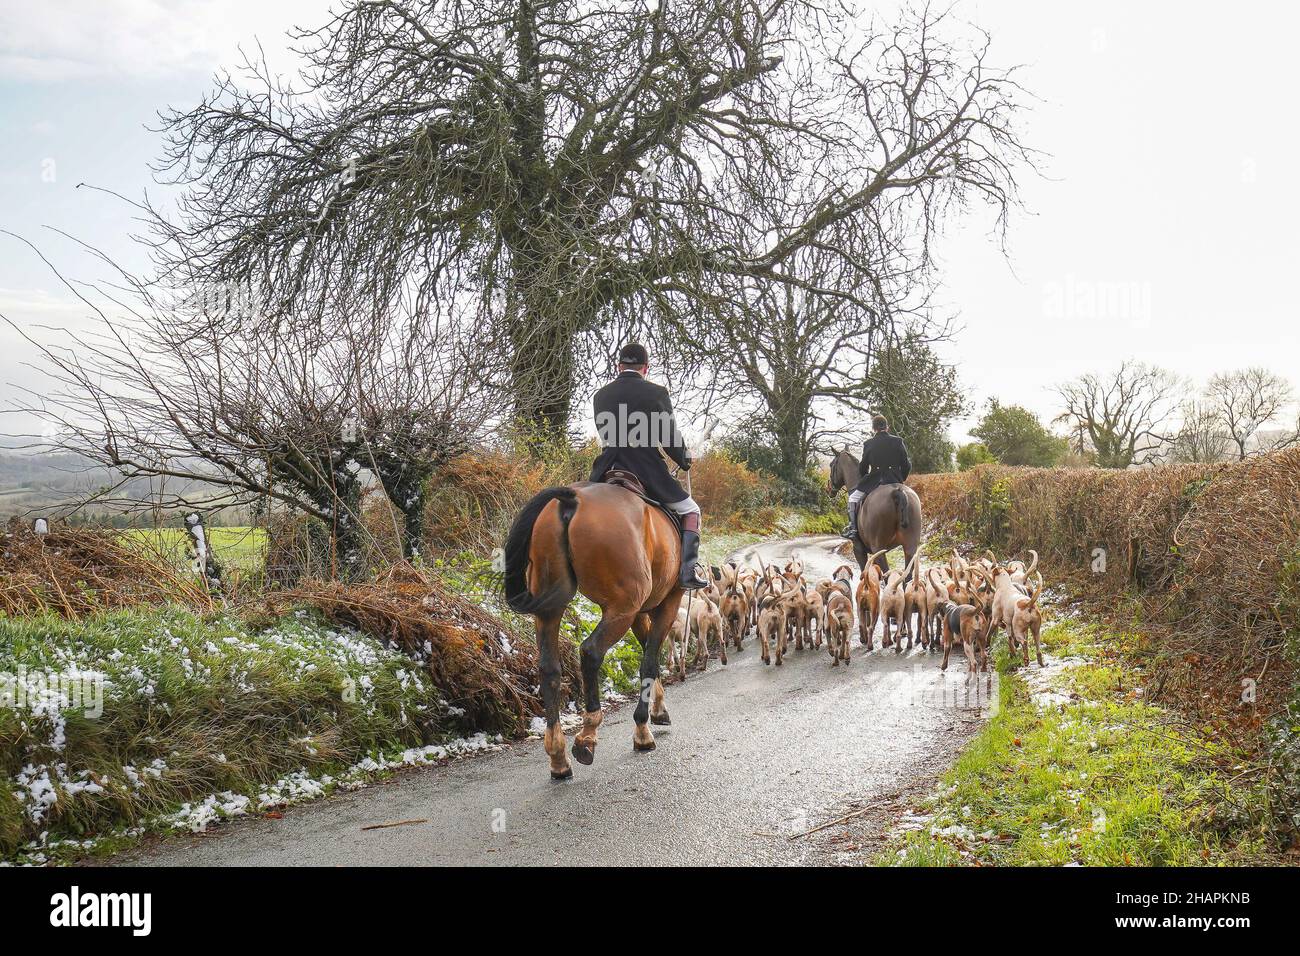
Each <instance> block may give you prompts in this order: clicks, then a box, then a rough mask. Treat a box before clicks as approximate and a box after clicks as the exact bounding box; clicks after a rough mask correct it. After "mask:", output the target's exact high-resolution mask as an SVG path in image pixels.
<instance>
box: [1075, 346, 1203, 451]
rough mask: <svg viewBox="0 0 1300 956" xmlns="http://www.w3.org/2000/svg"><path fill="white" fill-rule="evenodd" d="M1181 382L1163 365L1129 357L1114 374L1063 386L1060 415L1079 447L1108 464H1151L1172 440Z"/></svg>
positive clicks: (1076, 446) (1083, 379)
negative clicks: (1171, 425) (1171, 420)
mask: <svg viewBox="0 0 1300 956" xmlns="http://www.w3.org/2000/svg"><path fill="white" fill-rule="evenodd" d="M1181 385H1182V383H1181V381H1180V380H1179V379H1178V378H1177V377H1176V376H1174V375H1172V374H1170V373H1169V372H1167V371H1165V370H1164V369H1160V368H1156V367H1154V366H1150V365H1146V364H1143V363H1141V362H1132V361H1129V362H1125V363H1124V364H1122V365H1121V366H1120V367H1119V368H1118V369H1117V370H1116V371H1115V372H1113V373H1112V374H1110V375H1106V376H1101V375H1094V374H1092V373H1089V374H1087V375H1082V376H1080V377H1079V378H1077V379H1074V380H1073V381H1071V382H1066V383H1065V384H1063V385H1061V386H1060V387H1059V388H1058V389H1057V393H1058V394H1059V395H1060V397H1061V399H1062V401H1063V402H1064V403H1065V410H1064V411H1063V412H1062V413H1061V414H1060V415H1058V416H1057V418H1056V419H1055V420H1056V421H1057V422H1065V423H1067V425H1068V426H1069V429H1070V433H1071V435H1072V437H1073V442H1074V450H1075V451H1076V452H1077V453H1079V454H1086V453H1087V452H1089V451H1091V452H1093V453H1094V454H1095V455H1096V461H1097V464H1098V465H1100V466H1101V467H1103V468H1128V467H1130V466H1132V465H1144V464H1149V463H1151V462H1153V461H1155V460H1156V459H1157V458H1159V456H1160V455H1161V453H1162V452H1163V451H1164V449H1165V446H1166V445H1167V443H1168V441H1169V438H1170V436H1169V435H1168V433H1167V429H1166V423H1167V422H1168V420H1169V417H1170V414H1171V413H1172V410H1173V404H1174V402H1175V401H1176V399H1177V398H1178V393H1179V390H1180V388H1181Z"/></svg>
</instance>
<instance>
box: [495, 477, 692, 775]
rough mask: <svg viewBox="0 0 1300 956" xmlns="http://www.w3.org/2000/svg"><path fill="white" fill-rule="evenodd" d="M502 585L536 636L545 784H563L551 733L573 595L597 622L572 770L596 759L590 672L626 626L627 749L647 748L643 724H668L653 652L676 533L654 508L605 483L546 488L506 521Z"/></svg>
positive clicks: (588, 642)
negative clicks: (630, 658)
mask: <svg viewBox="0 0 1300 956" xmlns="http://www.w3.org/2000/svg"><path fill="white" fill-rule="evenodd" d="M504 557H505V575H504V580H503V586H504V591H505V598H506V603H507V604H508V605H509V606H510V608H511V609H513V610H515V611H517V612H519V613H520V614H531V615H532V616H533V620H534V624H535V627H536V631H537V648H538V656H539V663H538V669H539V671H540V674H541V688H542V703H543V706H544V707H545V709H546V734H545V736H544V738H543V745H544V747H545V750H546V754H547V756H548V757H549V758H550V763H551V777H552V778H554V779H556V780H567V779H569V778H570V777H572V776H573V768H572V767H571V766H570V765H569V761H568V758H567V757H566V756H565V753H564V748H565V737H564V730H563V728H562V727H561V726H560V682H561V658H560V621H561V618H562V617H563V616H564V611H565V609H566V608H567V607H568V606H569V602H570V601H572V600H573V597H574V595H575V594H577V593H578V592H581V593H582V594H583V595H585V596H586V597H587V598H589V599H590V600H591V601H592V603H594V604H596V605H597V606H598V607H599V608H600V622H599V623H598V624H597V625H596V627H595V629H594V630H593V631H592V632H591V633H590V634H589V635H588V636H587V638H586V639H585V640H584V641H583V642H582V646H581V648H580V651H579V659H580V661H581V665H582V668H581V669H582V694H583V704H584V708H585V712H584V713H583V715H582V729H581V730H580V731H579V732H578V734H577V735H576V736H575V737H574V740H573V757H574V759H575V760H577V761H578V763H580V764H584V765H587V764H590V763H592V761H594V760H595V759H596V730H597V728H598V727H599V726H600V722H601V718H602V716H603V711H602V710H601V693H600V665H601V662H602V661H604V659H605V654H606V652H607V651H608V650H609V649H610V648H611V647H613V646H614V644H616V643H618V641H619V640H620V639H621V638H622V637H623V635H625V634H626V633H627V631H628V628H629V627H630V628H631V629H632V633H633V634H635V635H636V638H637V640H638V641H639V642H640V644H641V696H640V700H639V701H638V703H637V706H636V710H635V711H634V712H633V715H632V717H633V720H634V722H635V726H634V728H633V732H632V747H633V749H634V750H637V751H648V750H653V749H654V746H655V742H654V735H653V734H652V733H651V732H650V728H649V727H647V726H646V721H647V718H648V719H649V722H650V723H653V724H656V725H661V726H662V725H667V724H670V723H671V720H670V719H669V717H668V709H667V708H666V707H665V706H664V687H663V682H662V681H661V680H660V679H659V648H660V645H661V644H662V643H663V640H664V637H665V636H666V635H667V634H668V630H669V628H670V627H671V626H672V624H673V621H674V620H676V618H677V609H678V607H679V606H680V604H681V600H682V593H683V592H682V589H681V587H680V573H679V572H680V567H681V535H680V534H679V532H678V530H677V527H676V525H675V524H674V523H673V521H672V520H671V519H670V518H669V517H668V516H667V515H666V514H665V513H664V512H663V511H662V510H661V509H660V508H658V507H656V506H654V505H653V504H650V503H649V502H647V501H646V500H645V499H643V498H641V497H640V496H639V495H636V494H634V493H633V492H631V491H629V490H627V489H625V488H621V487H618V486H616V485H611V484H601V483H592V482H578V483H576V484H573V485H567V486H564V487H556V488H546V489H544V490H543V491H540V492H538V493H537V495H535V496H534V497H533V498H532V500H531V501H529V502H528V503H527V504H526V505H524V507H523V509H522V510H521V511H520V512H519V514H518V515H517V516H516V517H515V520H514V523H513V524H512V525H511V526H510V533H509V534H508V535H507V537H506V545H505V555H504Z"/></svg>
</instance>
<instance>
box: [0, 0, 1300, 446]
mask: <svg viewBox="0 0 1300 956" xmlns="http://www.w3.org/2000/svg"><path fill="white" fill-rule="evenodd" d="M328 7H329V3H328V2H327V0H274V2H267V0H224V2H216V0H62V2H60V3H57V4H30V3H21V2H19V0H0V143H3V149H2V150H0V228H3V229H8V230H11V231H13V232H16V233H19V234H21V235H23V236H25V237H27V238H28V239H31V240H33V241H35V242H37V244H38V245H40V246H41V248H42V249H43V250H44V251H46V252H47V254H49V255H50V256H51V257H52V258H53V259H54V260H55V261H56V263H57V264H58V265H59V266H60V268H61V269H62V270H63V271H64V272H65V274H68V275H71V276H76V277H79V278H88V277H92V276H95V275H97V274H99V272H98V270H97V269H95V267H94V266H93V264H92V262H91V260H90V259H89V258H88V257H86V256H85V255H84V254H83V253H79V252H78V251H77V250H76V248H75V246H73V245H72V244H71V243H69V242H67V241H66V240H63V239H62V238H60V237H59V236H57V235H55V234H52V233H49V232H47V231H45V230H44V229H43V228H42V227H44V226H52V227H56V228H59V229H63V230H66V231H68V232H71V233H73V234H75V235H77V236H79V237H81V238H83V239H85V240H87V241H89V242H91V243H92V244H95V245H98V246H100V247H101V248H103V249H104V250H105V251H107V252H109V253H110V254H112V255H113V256H114V257H115V258H118V259H120V260H122V261H124V262H125V263H126V264H128V265H132V266H137V265H143V259H142V257H141V256H140V253H139V252H138V251H136V250H135V249H133V247H132V245H131V242H130V240H129V238H128V235H129V233H130V232H131V230H132V228H133V225H134V224H133V223H132V222H131V219H130V210H129V209H128V208H127V207H125V206H124V205H123V204H121V203H120V202H118V201H116V200H113V199H111V198H110V197H106V196H104V195H102V194H98V193H93V192H89V191H87V190H85V189H82V190H77V189H76V185H77V183H79V182H82V181H85V182H88V183H93V184H95V185H99V186H104V187H107V188H111V189H115V190H118V191H120V192H122V193H124V194H125V195H127V196H128V197H131V198H138V197H139V196H140V194H141V193H142V191H143V190H144V189H145V188H147V187H150V186H151V176H150V172H149V169H148V164H149V162H150V161H151V160H153V159H155V158H156V156H157V154H158V151H159V140H158V138H157V137H156V135H154V134H152V133H150V132H148V131H146V130H145V128H144V126H145V124H150V123H152V122H153V118H154V114H155V112H156V111H157V110H159V109H162V108H163V107H165V106H167V105H176V106H181V107H185V106H188V105H190V104H192V103H193V102H194V101H196V100H197V99H198V98H199V97H200V96H201V95H202V94H203V93H204V92H205V91H206V90H207V89H208V88H209V86H210V83H209V77H210V74H211V72H212V71H213V70H214V69H215V68H216V67H218V66H219V65H222V64H230V63H231V62H232V61H233V60H235V59H236V56H237V48H238V46H239V45H240V44H241V43H243V44H245V45H248V44H250V43H251V41H252V40H253V38H254V37H256V38H258V39H260V40H261V42H262V44H263V46H264V48H265V49H266V51H267V53H268V55H270V56H271V59H272V62H273V63H275V64H277V66H283V67H285V68H288V67H289V66H290V65H291V63H292V60H291V59H290V58H289V57H288V56H285V55H284V54H283V53H282V51H283V47H284V43H285V41H284V39H283V31H284V29H285V27H287V26H289V25H290V24H292V23H295V22H296V23H304V24H310V25H313V26H314V25H317V24H319V23H320V22H323V19H324V14H325V11H326V10H327V9H328ZM957 11H958V13H959V14H960V15H962V16H963V17H965V18H966V19H969V20H972V21H974V22H975V23H977V24H979V25H981V26H983V27H984V28H986V29H987V30H988V31H989V32H990V33H991V34H992V36H993V48H992V59H993V60H994V61H995V62H996V63H997V64H998V65H1009V64H1015V63H1023V64H1025V65H1026V67H1027V70H1026V72H1025V74H1024V77H1023V79H1024V82H1025V83H1026V84H1027V85H1028V86H1029V87H1030V89H1031V90H1032V91H1033V92H1034V93H1036V94H1037V95H1038V97H1039V98H1040V100H1041V102H1039V103H1038V104H1036V105H1035V107H1034V109H1033V111H1032V113H1031V114H1030V115H1028V116H1027V117H1026V118H1025V121H1024V129H1023V138H1024V139H1025V141H1026V142H1027V143H1029V144H1030V145H1032V146H1034V147H1036V148H1038V149H1041V150H1043V151H1045V152H1046V153H1048V154H1050V155H1051V158H1050V159H1049V161H1048V162H1047V165H1046V173H1047V175H1046V177H1045V178H1037V177H1034V176H1033V175H1032V174H1029V173H1026V174H1025V176H1024V177H1023V179H1022V186H1023V190H1024V197H1025V200H1026V203H1027V205H1028V207H1029V213H1028V214H1027V215H1023V216H1019V217H1017V219H1016V220H1015V221H1014V222H1013V223H1012V229H1011V234H1010V250H1011V258H1010V261H1009V262H1008V261H1007V260H1004V259H1003V257H1002V255H1001V253H1000V252H999V251H998V249H997V248H996V246H995V245H994V244H993V243H992V241H991V240H990V237H989V235H988V229H989V226H990V223H988V222H987V221H984V220H980V219H971V220H967V221H963V222H960V223H955V224H953V225H952V226H951V227H950V228H949V231H948V235H947V236H946V237H945V239H944V241H943V243H942V246H941V252H942V257H943V274H944V289H943V295H942V300H943V302H944V304H945V305H946V306H947V307H948V309H949V310H950V311H952V312H954V313H956V314H957V315H958V316H959V324H960V326H961V327H962V328H961V331H960V332H959V334H958V336H957V338H956V339H955V340H954V342H952V343H951V344H950V345H948V346H946V347H945V352H946V357H947V358H948V359H950V360H952V361H956V362H957V363H958V364H959V368H960V373H961V376H962V379H963V381H964V382H965V384H966V386H967V387H968V389H969V391H970V394H971V396H972V397H973V398H974V399H975V400H976V401H977V402H978V403H979V404H980V405H982V404H983V402H984V400H985V399H986V398H987V397H989V396H994V395H996V396H998V397H999V398H1001V399H1002V400H1003V401H1004V402H1016V403H1019V404H1024V405H1026V406H1028V407H1030V408H1032V409H1034V410H1035V411H1037V412H1039V413H1040V414H1041V415H1042V416H1043V417H1044V418H1045V419H1050V418H1051V417H1052V415H1053V414H1054V413H1055V412H1056V410H1057V409H1056V402H1055V400H1054V396H1053V395H1052V393H1051V388H1052V386H1053V385H1054V384H1056V383H1057V382H1059V381H1062V380H1064V379H1068V378H1071V377H1073V376H1075V375H1078V374H1080V373H1081V372H1085V371H1099V372H1100V371H1106V370H1109V369H1111V368H1113V367H1114V366H1116V365H1117V364H1118V363H1119V362H1120V361H1121V360H1122V359H1124V358H1128V357H1133V358H1139V359H1143V360H1146V361H1149V362H1153V363H1156V364H1160V365H1164V366H1166V367H1168V368H1170V369H1172V370H1174V371H1175V372H1178V373H1180V374H1183V375H1186V376H1188V377H1189V378H1190V379H1192V380H1195V381H1197V382H1199V381H1203V380H1204V379H1205V378H1207V377H1208V376H1209V375H1211V374H1213V373H1214V372H1216V371H1221V370H1225V369H1229V368H1236V367H1242V366H1246V365H1264V366H1266V367H1269V368H1272V369H1273V370H1275V371H1278V372H1281V373H1283V374H1285V375H1288V376H1291V377H1292V379H1293V381H1294V380H1295V379H1296V378H1297V373H1296V371H1295V367H1296V359H1297V357H1298V356H1300V347H1298V346H1300V323H1298V322H1297V318H1300V305H1298V304H1297V300H1296V298H1295V296H1294V294H1293V290H1292V288H1291V286H1292V283H1291V279H1290V277H1291V276H1292V275H1293V274H1294V273H1295V271H1296V264H1297V260H1298V259H1300V237H1298V236H1297V233H1296V230H1295V228H1294V225H1293V223H1294V219H1295V214H1296V213H1297V211H1300V177H1297V176H1296V175H1295V174H1294V173H1293V171H1292V166H1293V162H1294V158H1295V157H1296V156H1297V155H1300V130H1298V129H1297V125H1296V123H1295V122H1294V121H1293V117H1294V115H1295V104H1294V86H1295V84H1294V80H1293V76H1292V73H1293V58H1294V43H1293V37H1294V35H1295V32H1296V30H1297V28H1298V27H1300V8H1293V7H1286V6H1282V5H1276V4H1269V3H1263V2H1238V3H1234V4H1233V5H1232V6H1231V8H1230V10H1228V9H1225V10H1219V11H1218V12H1217V15H1215V16H1212V17H1211V16H1206V15H1202V11H1200V10H1198V9H1196V8H1189V7H1186V6H1180V5H1176V4H1172V3H1169V4H1165V3H1155V2H1146V3H1141V4H1135V3H1131V2H1130V3H1123V2H1113V0H1094V2H1090V3H1088V4H1080V5H1072V7H1071V8H1068V9H1067V8H1064V6H1063V5H1058V4H1046V3H1042V2H1029V0H1015V2H1012V0H963V2H960V3H959V4H958V5H957ZM0 312H3V313H4V314H6V315H8V316H9V317H10V318H12V319H14V320H15V321H17V322H19V323H20V324H26V323H50V322H53V323H55V324H69V323H74V324H75V323H79V322H81V321H84V320H83V318H82V316H83V315H84V309H81V308H79V307H77V306H76V305H75V303H72V302H71V299H70V296H69V295H68V294H67V293H66V292H65V291H64V290H62V289H60V288H59V287H58V285H57V283H56V282H55V281H54V280H53V278H52V277H51V276H50V274H49V272H48V271H47V270H46V269H45V268H44V266H42V264H41V263H40V262H39V260H37V259H36V258H35V257H34V256H33V255H32V254H31V252H30V251H29V250H27V249H26V248H25V247H23V246H21V245H20V244H19V243H17V242H15V241H14V240H12V239H10V238H9V237H7V236H0ZM28 357H29V355H28V352H27V350H26V348H25V347H24V346H23V345H22V344H21V343H20V342H19V341H18V340H17V338H16V336H15V335H14V333H13V332H12V331H11V330H9V329H8V328H7V327H0V404H7V400H8V398H9V397H10V396H12V395H13V393H14V385H15V384H21V383H24V382H30V381H31V376H30V374H29V373H28V372H26V371H25V370H24V369H23V367H22V363H23V361H24V360H25V359H26V358H28ZM14 424H15V423H13V422H8V423H6V422H5V420H4V419H3V418H0V432H5V431H12V430H14V428H13V426H14ZM964 431H965V423H963V424H962V425H960V426H959V427H957V428H955V429H954V435H955V437H959V438H960V437H961V436H962V434H963V433H964Z"/></svg>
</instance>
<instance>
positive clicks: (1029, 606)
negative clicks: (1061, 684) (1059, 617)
mask: <svg viewBox="0 0 1300 956" xmlns="http://www.w3.org/2000/svg"><path fill="white" fill-rule="evenodd" d="M1034 580H1035V581H1036V583H1037V587H1036V588H1035V589H1033V590H1032V591H1030V592H1029V593H1028V595H1026V594H1025V591H1024V590H1022V589H1021V587H1020V586H1019V585H1017V584H1016V583H1015V581H1014V580H1013V579H1012V572H1011V571H1009V570H1008V569H1006V568H998V570H997V573H996V578H995V581H996V584H995V589H994V592H993V607H992V613H991V614H990V621H989V641H990V643H991V642H992V640H993V637H994V636H995V635H996V634H997V631H998V628H999V627H1005V628H1006V629H1007V649H1008V650H1009V651H1010V652H1011V653H1012V654H1015V653H1016V650H1017V648H1019V649H1020V651H1021V653H1022V655H1023V657H1024V662H1025V663H1026V664H1028V663H1029V638H1030V635H1032V636H1033V638H1034V650H1035V654H1036V656H1037V658H1038V666H1039V667H1042V666H1043V644H1042V641H1041V639H1040V638H1039V632H1040V631H1041V630H1042V626H1043V615H1042V613H1041V612H1040V611H1039V609H1038V597H1039V595H1041V594H1042V593H1043V576H1042V575H1041V574H1035V576H1034Z"/></svg>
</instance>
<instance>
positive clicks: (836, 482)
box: [827, 448, 921, 644]
mask: <svg viewBox="0 0 1300 956" xmlns="http://www.w3.org/2000/svg"><path fill="white" fill-rule="evenodd" d="M857 483H858V460H857V459H856V458H854V457H853V456H852V455H851V454H849V451H848V449H847V448H842V449H838V450H836V451H835V455H834V457H833V458H832V459H831V475H830V481H829V483H828V485H827V490H828V491H829V492H830V494H831V495H834V494H835V492H837V491H839V490H840V489H841V488H852V487H854V486H855V485H857ZM899 546H901V547H902V548H903V566H904V567H909V566H911V564H912V557H913V555H915V554H916V552H917V550H918V549H919V548H920V547H921V499H920V498H919V497H918V496H917V494H916V492H915V491H913V490H912V489H911V488H909V487H908V486H907V485H905V484H902V483H901V482H891V483H889V484H884V485H877V486H876V487H875V488H873V489H872V490H871V491H870V493H868V495H867V496H866V497H865V498H863V499H862V502H861V504H859V505H858V534H857V537H856V538H854V539H853V555H854V557H856V558H857V561H858V570H859V571H862V572H865V570H866V567H867V561H868V559H869V558H870V557H871V555H873V554H875V553H876V552H877V551H879V552H880V554H879V555H878V556H877V558H876V565H877V566H878V567H879V568H880V570H881V571H882V572H883V573H884V574H888V573H889V558H888V556H887V555H886V553H885V552H887V551H888V550H889V549H890V548H895V547H899ZM904 583H907V582H906V580H904ZM862 642H863V643H864V644H865V643H866V639H865V638H863V639H862Z"/></svg>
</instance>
